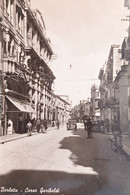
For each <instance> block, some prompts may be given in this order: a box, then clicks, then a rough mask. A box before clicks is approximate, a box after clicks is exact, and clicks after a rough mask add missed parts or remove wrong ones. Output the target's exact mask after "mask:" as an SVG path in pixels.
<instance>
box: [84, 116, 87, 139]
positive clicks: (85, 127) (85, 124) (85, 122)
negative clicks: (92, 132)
mask: <svg viewBox="0 0 130 195" xmlns="http://www.w3.org/2000/svg"><path fill="white" fill-rule="evenodd" d="M84 130H85V133H86V137H87V119H85V120H84Z"/></svg>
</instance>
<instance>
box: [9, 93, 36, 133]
mask: <svg viewBox="0 0 130 195" xmlns="http://www.w3.org/2000/svg"><path fill="white" fill-rule="evenodd" d="M6 103H7V110H6V118H7V119H6V120H7V125H6V126H7V128H6V129H7V130H6V134H13V133H21V134H22V133H26V123H27V120H28V118H29V117H30V118H31V115H32V113H34V112H35V111H34V109H33V108H32V107H31V106H30V104H29V102H27V101H26V100H24V99H20V98H19V99H18V98H16V97H13V96H9V95H6Z"/></svg>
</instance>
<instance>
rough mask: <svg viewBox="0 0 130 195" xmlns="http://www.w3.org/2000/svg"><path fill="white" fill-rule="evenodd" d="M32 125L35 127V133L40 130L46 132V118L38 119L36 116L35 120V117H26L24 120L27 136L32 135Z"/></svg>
mask: <svg viewBox="0 0 130 195" xmlns="http://www.w3.org/2000/svg"><path fill="white" fill-rule="evenodd" d="M34 127H36V129H37V133H39V132H40V131H41V132H42V133H47V128H48V125H47V120H46V119H40V118H38V119H37V120H35V118H33V119H30V118H28V119H27V122H26V129H27V133H28V136H31V135H32V130H33V128H34Z"/></svg>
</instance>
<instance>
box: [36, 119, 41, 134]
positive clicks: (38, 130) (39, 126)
mask: <svg viewBox="0 0 130 195" xmlns="http://www.w3.org/2000/svg"><path fill="white" fill-rule="evenodd" d="M40 129H41V119H40V118H38V119H37V133H39V132H40Z"/></svg>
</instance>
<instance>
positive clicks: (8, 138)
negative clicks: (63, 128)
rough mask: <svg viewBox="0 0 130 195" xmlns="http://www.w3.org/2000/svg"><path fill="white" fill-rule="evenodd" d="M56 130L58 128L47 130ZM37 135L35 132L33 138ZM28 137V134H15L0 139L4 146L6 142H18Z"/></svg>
mask: <svg viewBox="0 0 130 195" xmlns="http://www.w3.org/2000/svg"><path fill="white" fill-rule="evenodd" d="M55 129H56V127H49V128H48V129H47V131H51V130H55ZM36 134H37V132H36V131H34V132H33V133H32V136H33V135H36ZM27 135H28V134H27V133H24V134H17V133H14V134H10V135H4V136H1V137H0V144H4V143H6V142H10V141H14V140H17V139H21V138H24V137H27Z"/></svg>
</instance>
